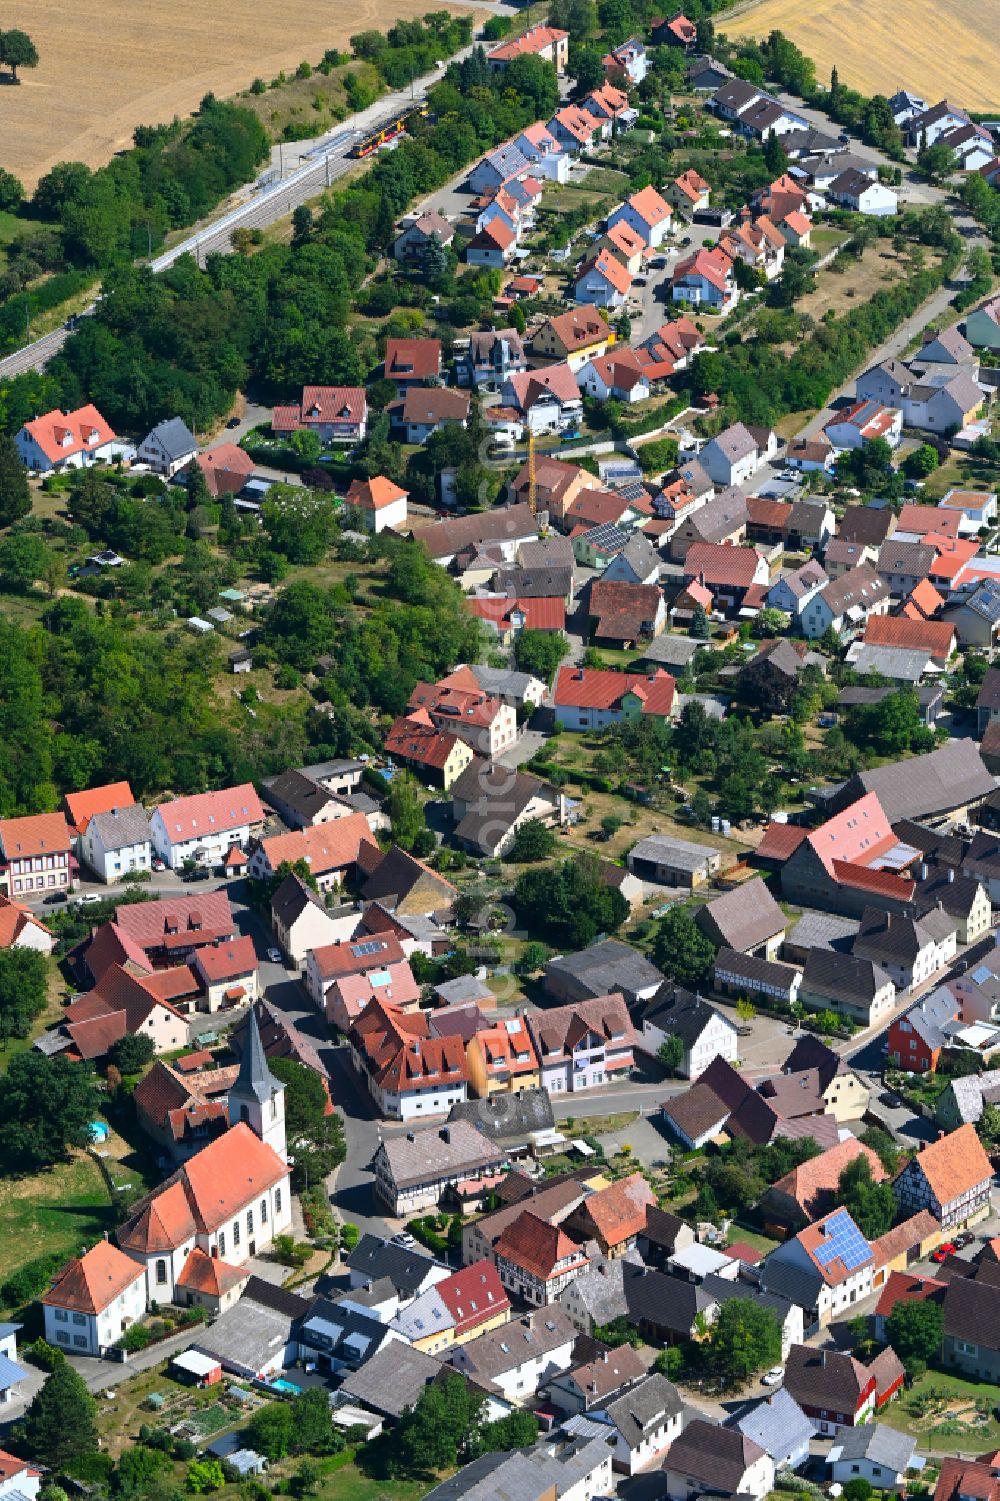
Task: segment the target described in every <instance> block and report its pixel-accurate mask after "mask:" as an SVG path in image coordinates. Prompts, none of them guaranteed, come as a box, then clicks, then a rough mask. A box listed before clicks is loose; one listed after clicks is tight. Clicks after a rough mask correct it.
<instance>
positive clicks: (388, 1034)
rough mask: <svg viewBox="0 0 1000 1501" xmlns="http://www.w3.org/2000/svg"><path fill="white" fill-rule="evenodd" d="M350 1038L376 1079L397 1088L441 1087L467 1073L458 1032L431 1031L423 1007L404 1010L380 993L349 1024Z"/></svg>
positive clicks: (397, 1091)
mask: <svg viewBox="0 0 1000 1501" xmlns="http://www.w3.org/2000/svg"><path fill="white" fill-rule="evenodd" d="M350 1036H351V1043H352V1045H353V1047H354V1048H355V1050H356V1052H357V1053H358V1054H359V1055H360V1056H361V1057H362V1058H363V1060H364V1063H365V1065H366V1067H367V1068H368V1070H369V1071H370V1073H371V1074H372V1075H373V1077H374V1078H375V1080H376V1081H377V1082H378V1083H379V1084H380V1085H381V1086H382V1087H383V1088H384V1089H389V1090H391V1091H392V1092H393V1093H395V1094H398V1093H400V1092H401V1091H402V1090H404V1089H424V1088H428V1089H440V1088H441V1086H442V1084H444V1083H454V1084H459V1083H461V1082H462V1080H464V1079H467V1078H468V1069H467V1067H466V1061H465V1049H464V1047H463V1045H462V1041H461V1039H460V1038H459V1037H455V1036H445V1037H432V1036H431V1035H430V1024H429V1022H428V1020H427V1017H426V1016H425V1015H424V1014H423V1013H422V1012H417V1013H415V1014H412V1015H408V1016H404V1015H401V1014H400V1013H399V1012H398V1011H397V1010H396V1008H395V1007H394V1006H392V1005H390V1004H389V1003H388V1002H386V1001H383V1000H381V999H380V998H378V997H376V998H374V999H373V1000H371V1001H369V1003H368V1005H367V1006H366V1007H365V1009H364V1011H363V1012H362V1013H361V1015H360V1016H359V1017H358V1019H357V1021H356V1022H355V1023H354V1026H353V1027H352V1028H351V1033H350Z"/></svg>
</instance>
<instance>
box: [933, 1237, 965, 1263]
mask: <svg viewBox="0 0 1000 1501" xmlns="http://www.w3.org/2000/svg"><path fill="white" fill-rule="evenodd" d="M957 1251H958V1247H957V1246H956V1245H955V1243H954V1241H951V1240H946V1241H945V1243H944V1245H943V1246H938V1248H937V1250H936V1251H935V1252H934V1254H933V1256H932V1257H931V1260H932V1261H947V1259H948V1257H949V1256H954V1255H955V1253H956V1252H957Z"/></svg>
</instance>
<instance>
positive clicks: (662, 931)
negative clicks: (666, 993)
mask: <svg viewBox="0 0 1000 1501" xmlns="http://www.w3.org/2000/svg"><path fill="white" fill-rule="evenodd" d="M651 953H652V960H653V963H654V964H655V965H656V966H657V968H658V969H662V971H663V973H664V974H665V975H669V976H670V978H671V979H672V980H676V981H677V983H678V985H685V986H687V987H688V988H689V989H692V990H696V989H697V988H698V986H699V985H703V984H704V983H705V981H706V980H707V979H708V976H709V974H710V972H711V969H712V965H713V963H714V962H715V949H714V948H713V946H712V944H711V942H710V941H709V939H707V938H706V937H705V935H704V933H702V931H701V929H700V928H699V927H698V926H697V924H696V923H695V920H694V918H693V917H692V916H691V915H690V913H688V912H684V911H683V910H682V909H681V908H680V907H674V908H672V909H671V911H669V912H668V913H667V914H666V915H665V916H664V917H661V918H660V921H659V924H658V926H657V930H656V937H655V938H654V939H653V947H652V951H651Z"/></svg>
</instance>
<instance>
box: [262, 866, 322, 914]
mask: <svg viewBox="0 0 1000 1501" xmlns="http://www.w3.org/2000/svg"><path fill="white" fill-rule="evenodd" d="M310 903H311V904H312V905H313V906H314V907H318V908H319V909H320V911H321V912H323V913H325V912H326V907H325V906H324V905H323V901H322V899H321V898H320V897H319V896H317V895H316V892H315V891H313V890H312V888H311V887H309V886H307V885H306V883H305V881H303V880H301V879H300V878H299V877H298V876H297V875H296V874H295V873H294V871H290V872H289V873H288V875H287V876H286V877H285V879H284V880H283V881H282V883H281V885H280V886H279V887H278V889H277V891H276V892H275V893H274V895H273V896H272V898H271V913H272V916H273V917H275V918H276V919H277V920H278V922H280V923H281V925H282V926H283V927H285V928H289V927H291V925H292V923H293V922H294V921H295V919H296V918H297V917H300V916H301V914H302V913H303V912H304V911H305V910H306V908H307V907H308V906H309V905H310Z"/></svg>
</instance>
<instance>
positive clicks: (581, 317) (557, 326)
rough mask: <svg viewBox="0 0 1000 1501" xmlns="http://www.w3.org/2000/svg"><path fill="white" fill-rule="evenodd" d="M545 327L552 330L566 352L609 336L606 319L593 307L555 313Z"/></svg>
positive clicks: (570, 352) (574, 350)
mask: <svg viewBox="0 0 1000 1501" xmlns="http://www.w3.org/2000/svg"><path fill="white" fill-rule="evenodd" d="M545 327H547V328H549V329H551V330H552V332H553V333H554V334H555V336H556V338H557V339H558V340H559V343H560V344H561V345H562V347H563V348H564V349H565V350H566V353H567V354H574V353H576V352H578V351H579V350H581V349H586V348H587V347H588V346H589V345H591V344H597V343H600V342H601V341H602V340H604V339H609V338H610V337H611V330H610V328H609V327H608V325H607V322H606V320H605V319H604V318H602V317H601V315H600V313H599V312H597V311H596V309H594V308H570V309H569V310H568V312H565V313H557V314H555V316H554V317H552V318H550V319H549V320H548V323H547V324H546V325H545Z"/></svg>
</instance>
